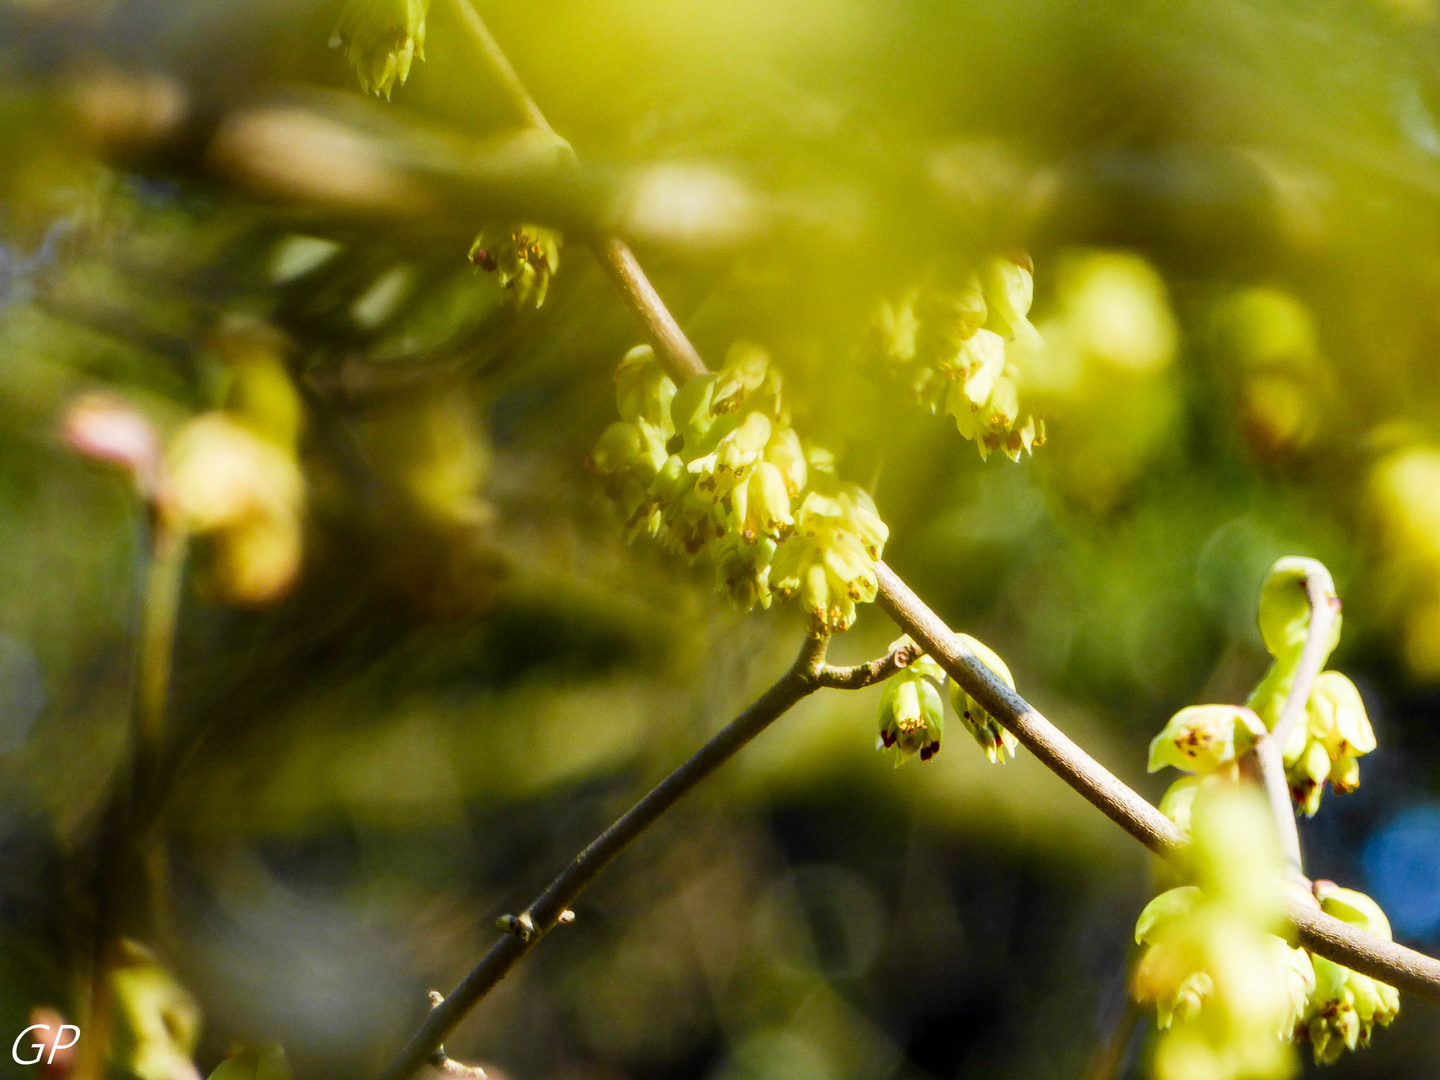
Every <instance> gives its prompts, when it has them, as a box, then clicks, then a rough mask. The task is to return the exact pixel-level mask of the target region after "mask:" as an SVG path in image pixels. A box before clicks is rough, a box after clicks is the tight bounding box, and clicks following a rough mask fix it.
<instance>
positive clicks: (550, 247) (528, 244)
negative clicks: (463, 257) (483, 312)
mask: <svg viewBox="0 0 1440 1080" xmlns="http://www.w3.org/2000/svg"><path fill="white" fill-rule="evenodd" d="M411 2H412V3H413V2H414V0H411ZM560 242H561V237H560V234H559V233H558V232H556V231H555V230H554V229H546V228H543V227H542V226H539V225H515V226H512V227H489V228H486V229H485V230H484V231H483V232H481V233H480V235H479V236H477V237H476V238H475V242H474V243H473V244H471V245H470V263H471V265H473V266H475V267H478V268H479V269H481V270H484V271H485V272H486V273H492V274H494V275H495V276H496V279H497V280H498V281H499V282H500V288H501V289H503V290H504V291H505V294H506V295H507V296H508V297H509V298H510V301H511V303H513V304H514V305H515V307H517V308H520V307H524V306H525V305H526V304H529V305H530V306H532V307H537V308H538V307H540V306H541V305H542V304H544V303H545V296H546V294H547V293H548V292H549V290H550V279H551V278H552V277H554V276H555V274H556V272H557V271H559V269H560Z"/></svg>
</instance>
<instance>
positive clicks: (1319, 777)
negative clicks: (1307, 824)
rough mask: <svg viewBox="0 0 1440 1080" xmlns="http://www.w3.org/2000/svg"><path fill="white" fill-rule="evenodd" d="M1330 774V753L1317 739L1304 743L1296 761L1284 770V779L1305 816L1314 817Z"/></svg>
mask: <svg viewBox="0 0 1440 1080" xmlns="http://www.w3.org/2000/svg"><path fill="white" fill-rule="evenodd" d="M1329 776H1330V755H1329V754H1327V753H1326V752H1325V747H1324V745H1323V744H1322V743H1321V742H1320V741H1319V740H1317V739H1311V740H1310V741H1309V742H1308V743H1306V744H1305V751H1304V753H1302V754H1301V755H1300V757H1299V758H1298V759H1297V760H1296V762H1295V763H1294V764H1293V765H1291V766H1290V767H1289V768H1287V769H1286V770H1285V780H1286V782H1287V783H1289V785H1290V794H1291V796H1292V797H1293V798H1294V799H1295V802H1296V804H1297V805H1298V806H1299V807H1300V808H1301V809H1302V810H1304V811H1305V816H1306V817H1314V816H1315V812H1316V811H1317V810H1319V809H1320V797H1321V796H1322V795H1323V794H1324V793H1325V781H1326V780H1327V779H1328V778H1329Z"/></svg>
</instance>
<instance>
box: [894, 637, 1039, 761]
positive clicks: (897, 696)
mask: <svg viewBox="0 0 1440 1080" xmlns="http://www.w3.org/2000/svg"><path fill="white" fill-rule="evenodd" d="M957 636H958V638H959V639H960V642H961V644H962V645H964V646H965V648H967V649H969V650H970V651H971V652H972V653H974V655H975V656H976V657H977V658H978V659H979V660H980V662H981V663H983V664H984V665H985V666H986V667H988V668H989V669H990V670H991V671H992V672H994V673H995V675H996V676H997V677H999V678H1000V679H1002V680H1003V681H1004V682H1005V685H1007V686H1008V687H1010V689H1012V690H1013V689H1015V680H1014V678H1013V677H1012V676H1011V675H1010V669H1009V668H1008V667H1006V666H1005V662H1004V661H1003V660H1001V659H1000V657H998V656H997V655H995V653H994V651H993V650H991V649H990V648H988V647H987V646H985V645H984V644H982V643H981V642H979V641H976V640H975V639H974V638H973V637H971V636H970V635H969V634H959V635H957ZM911 644H912V642H911V640H910V638H909V636H908V635H907V636H904V637H901V638H898V639H897V640H895V641H893V642H891V643H890V650H891V651H892V652H893V651H895V650H896V649H900V648H905V647H907V646H909V645H911ZM942 687H944V688H945V689H946V690H947V691H948V696H949V698H950V706H951V708H953V709H954V710H955V713H956V715H957V716H959V717H960V722H961V723H962V724H964V725H965V730H966V731H968V732H969V733H970V735H971V736H972V737H973V738H974V739H975V741H976V742H977V743H979V744H980V749H982V750H984V751H985V756H986V757H988V758H989V759H990V760H991V761H992V762H993V763H995V764H997V765H1003V764H1004V763H1005V760H1006V758H1007V756H1008V757H1014V756H1015V750H1016V748H1017V746H1018V745H1019V744H1018V743H1017V742H1016V741H1015V736H1014V735H1011V734H1010V732H1008V731H1006V730H1005V729H1004V728H1003V727H1001V726H1000V722H999V721H998V720H996V719H995V718H994V717H993V716H991V715H990V713H989V712H988V711H986V709H985V708H984V706H982V705H981V704H980V703H979V702H978V701H976V700H975V699H974V698H972V697H971V696H970V695H969V694H968V693H967V692H966V691H965V689H964V687H962V686H961V685H960V684H959V683H957V682H955V681H954V680H953V679H951V680H947V678H946V675H945V672H944V670H943V669H942V668H941V667H940V665H939V664H937V663H936V662H935V661H934V660H933V659H931V658H930V657H929V656H925V655H921V656H920V658H919V659H918V660H916V661H915V662H914V663H912V664H911V665H910V666H909V667H907V668H904V669H902V670H901V671H899V672H897V673H896V674H895V675H892V676H891V677H890V678H889V679H888V680H887V681H886V683H885V688H884V690H883V691H882V692H881V694H880V715H879V724H880V734H879V736H878V737H877V738H876V740H875V748H876V749H877V750H893V751H894V752H895V764H896V765H897V766H899V765H901V764H903V763H904V762H906V761H908V760H909V759H910V758H911V757H913V756H915V755H916V754H919V755H920V760H921V761H929V760H930V759H931V758H932V757H934V756H935V755H936V754H937V753H939V752H940V739H941V737H942V736H943V735H944V734H945V705H944V702H943V700H942V698H941V696H940V689H941V688H942Z"/></svg>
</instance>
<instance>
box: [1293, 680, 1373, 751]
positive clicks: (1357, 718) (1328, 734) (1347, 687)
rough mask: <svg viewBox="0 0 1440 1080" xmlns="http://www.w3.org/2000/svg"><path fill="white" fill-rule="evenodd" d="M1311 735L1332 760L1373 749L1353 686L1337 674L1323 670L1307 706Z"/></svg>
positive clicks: (1371, 739) (1371, 738)
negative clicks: (1323, 746) (1323, 747)
mask: <svg viewBox="0 0 1440 1080" xmlns="http://www.w3.org/2000/svg"><path fill="white" fill-rule="evenodd" d="M1306 722H1307V725H1308V727H1309V729H1310V734H1311V735H1312V736H1313V737H1315V738H1316V739H1319V740H1320V741H1321V742H1322V743H1323V744H1324V745H1325V749H1326V751H1327V752H1328V753H1329V754H1330V755H1331V757H1335V758H1338V757H1340V756H1342V755H1350V756H1354V757H1358V756H1360V755H1362V754H1368V753H1369V752H1370V751H1371V750H1374V749H1375V731H1374V729H1373V728H1371V726H1370V718H1369V717H1368V716H1367V715H1366V714H1365V702H1364V701H1363V700H1362V699H1361V697H1360V691H1359V690H1357V689H1356V688H1355V684H1354V683H1353V682H1351V681H1350V680H1349V679H1348V678H1346V677H1345V676H1344V675H1342V674H1341V673H1340V672H1338V671H1322V672H1321V673H1320V674H1319V676H1318V677H1316V679H1315V686H1314V689H1312V690H1311V691H1310V700H1309V701H1308V702H1307V703H1306Z"/></svg>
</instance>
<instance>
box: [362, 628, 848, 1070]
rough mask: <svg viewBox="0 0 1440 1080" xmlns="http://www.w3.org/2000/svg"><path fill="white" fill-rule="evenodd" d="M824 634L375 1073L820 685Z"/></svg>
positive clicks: (399, 1059)
mask: <svg viewBox="0 0 1440 1080" xmlns="http://www.w3.org/2000/svg"><path fill="white" fill-rule="evenodd" d="M828 641H829V639H828V637H825V636H819V637H814V636H811V637H807V638H806V639H805V643H804V645H803V646H802V647H801V649H800V654H799V656H798V657H796V659H795V663H794V664H793V665H791V667H790V670H789V671H787V672H786V673H785V674H784V675H783V676H781V677H780V680H779V681H778V682H776V683H775V684H774V685H773V686H772V687H770V689H769V690H767V691H765V693H764V694H762V695H761V696H760V697H759V698H758V699H757V700H756V701H755V702H754V703H753V704H752V705H751V706H750V707H749V708H748V709H746V710H745V711H744V712H742V713H741V714H740V715H739V716H738V717H736V718H735V719H734V720H732V721H731V722H730V723H729V724H728V725H727V726H726V727H725V728H723V729H722V730H721V731H720V733H719V734H717V735H716V736H715V737H714V738H712V739H711V740H710V741H709V742H707V743H706V744H705V745H704V746H702V747H701V748H700V749H699V750H697V751H695V753H694V754H693V755H691V757H690V758H689V759H688V760H686V761H685V763H684V764H682V765H680V766H679V767H678V768H677V769H675V771H674V772H672V773H671V774H670V775H669V776H667V777H666V778H665V779H664V780H662V781H660V783H659V784H657V785H656V786H655V787H654V788H652V789H651V790H650V792H649V793H648V794H647V795H645V797H644V798H642V799H641V800H640V801H639V802H637V803H636V804H635V805H634V806H632V807H631V808H630V809H629V810H627V811H625V813H624V814H622V815H621V816H620V817H619V818H618V819H616V821H615V822H614V824H612V825H611V826H610V827H609V828H608V829H606V830H605V831H604V832H603V833H601V834H600V835H599V836H598V837H596V838H595V839H594V840H593V841H592V842H591V843H590V845H589V846H588V847H587V848H586V849H585V850H584V851H582V852H581V853H580V854H579V855H577V856H575V859H574V861H573V862H571V863H570V865H569V866H567V867H565V869H564V870H562V871H561V872H560V874H559V875H558V876H557V877H556V878H555V880H554V881H552V882H551V883H550V884H549V885H548V886H547V887H546V889H545V891H544V892H542V893H541V894H540V895H539V896H537V897H536V898H535V899H534V901H532V902H531V904H530V906H529V907H527V908H526V909H525V910H524V911H523V912H522V913H521V914H520V915H519V916H518V917H517V918H516V919H515V924H517V925H524V924H528V926H529V929H528V930H527V931H526V932H525V933H517V932H515V931H514V930H507V931H506V932H505V933H503V934H502V935H501V937H500V939H499V940H498V941H496V942H495V944H494V945H492V946H491V947H490V951H489V952H487V953H486V954H485V955H484V957H483V958H481V960H480V962H479V963H478V964H477V965H476V966H475V967H474V968H473V969H471V971H470V973H469V974H468V975H466V976H465V978H464V979H462V980H461V981H460V985H459V986H457V987H456V988H455V989H454V990H453V991H451V993H450V995H449V997H446V998H445V999H444V1000H443V1001H441V1002H440V1003H438V1004H436V1005H435V1007H434V1008H432V1009H431V1010H430V1013H429V1015H428V1016H426V1017H425V1022H424V1023H423V1024H421V1025H420V1028H419V1029H418V1030H417V1031H416V1032H415V1034H414V1035H413V1036H412V1037H411V1039H410V1041H409V1042H408V1043H406V1044H405V1047H404V1049H403V1050H401V1051H400V1053H399V1054H398V1055H397V1056H396V1058H395V1060H394V1061H392V1062H391V1063H390V1064H389V1065H388V1066H387V1067H386V1068H385V1071H384V1072H383V1073H381V1074H380V1077H379V1080H407V1078H408V1077H410V1076H411V1075H412V1074H413V1073H414V1072H415V1071H416V1070H417V1069H419V1068H420V1067H421V1066H422V1065H424V1064H426V1063H427V1062H430V1061H431V1059H432V1055H433V1054H434V1053H435V1052H436V1050H437V1048H439V1047H440V1046H442V1045H443V1044H444V1041H445V1037H446V1036H447V1035H449V1034H450V1032H451V1031H453V1030H454V1029H455V1026H456V1025H457V1024H458V1023H459V1022H460V1021H461V1019H462V1018H463V1017H464V1016H465V1014H466V1013H467V1012H469V1011H470V1010H471V1009H472V1008H474V1007H475V1004H476V1003H477V1002H478V1001H480V999H481V998H483V997H484V996H485V995H486V994H488V993H489V992H490V990H491V989H492V988H493V987H494V986H495V984H496V983H498V982H499V981H500V980H501V979H502V978H504V976H505V974H506V973H507V972H508V971H509V970H510V969H511V968H512V967H514V966H515V964H516V962H517V961H519V960H520V958H521V957H522V956H524V955H525V954H526V953H527V952H529V951H530V950H531V949H532V948H534V947H535V945H536V944H537V943H538V942H539V941H540V939H541V938H543V937H544V936H545V935H546V934H547V933H549V931H550V930H551V929H552V928H553V927H554V926H555V925H556V924H557V923H558V922H559V921H560V917H561V915H562V914H563V913H564V912H565V911H567V910H568V909H569V907H570V904H571V903H572V902H573V901H574V900H575V898H576V897H577V896H579V895H580V893H581V892H583V891H584V890H585V888H586V886H588V885H589V884H590V883H591V882H592V881H594V880H595V877H596V875H598V874H599V873H600V871H602V870H603V869H605V867H607V866H609V865H610V863H611V862H613V861H614V859H615V858H616V856H618V855H619V854H620V853H621V852H622V851H624V850H625V849H626V848H627V847H629V846H630V845H631V844H632V843H634V841H635V840H636V839H637V838H638V837H639V836H640V834H641V833H643V832H644V831H645V830H646V829H648V828H649V827H650V826H651V825H653V824H654V823H655V822H656V820H658V819H659V818H660V816H661V815H663V814H664V813H665V812H666V811H667V810H669V809H670V808H671V807H672V806H674V805H675V804H676V803H677V802H679V801H680V799H681V798H683V797H684V796H685V795H687V794H688V793H689V792H690V790H691V789H692V788H693V787H695V785H696V784H698V783H699V782H700V781H701V780H704V779H705V778H706V777H707V776H709V775H710V774H711V773H713V772H714V771H715V770H716V769H718V768H719V767H720V766H721V765H723V764H724V763H725V762H727V761H729V760H730V758H732V757H734V756H735V754H736V753H737V752H738V751H739V750H740V749H741V747H743V746H745V744H746V743H748V742H749V741H750V740H751V739H753V738H755V736H756V735H759V734H760V732H762V731H764V730H765V729H766V728H767V727H769V726H770V725H771V724H772V723H774V722H775V721H776V720H778V719H779V718H780V717H781V716H783V715H784V714H785V713H786V712H788V711H789V710H790V709H791V708H792V707H793V706H794V705H795V704H796V703H797V702H799V701H801V700H802V699H803V698H805V697H807V696H808V695H810V694H812V693H814V692H815V691H816V690H818V689H819V688H820V680H819V674H820V672H821V671H822V670H823V668H824V664H825V649H826V646H827V644H828Z"/></svg>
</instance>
